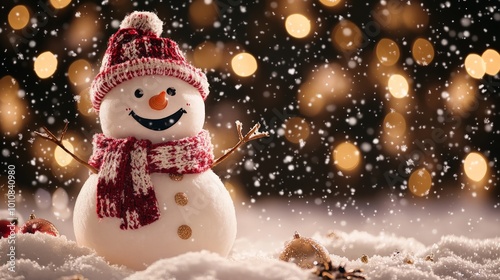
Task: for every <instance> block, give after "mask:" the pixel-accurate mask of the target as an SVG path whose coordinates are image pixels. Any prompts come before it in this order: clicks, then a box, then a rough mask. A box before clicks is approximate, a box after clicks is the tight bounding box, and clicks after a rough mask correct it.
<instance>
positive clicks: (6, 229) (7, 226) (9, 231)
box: [0, 219, 19, 238]
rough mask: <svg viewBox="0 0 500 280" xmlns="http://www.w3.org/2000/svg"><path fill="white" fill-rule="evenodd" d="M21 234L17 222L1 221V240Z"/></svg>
mask: <svg viewBox="0 0 500 280" xmlns="http://www.w3.org/2000/svg"><path fill="white" fill-rule="evenodd" d="M18 232H19V227H18V226H17V220H16V219H14V220H5V219H4V220H0V238H8V237H9V236H10V235H14V234H16V233H18Z"/></svg>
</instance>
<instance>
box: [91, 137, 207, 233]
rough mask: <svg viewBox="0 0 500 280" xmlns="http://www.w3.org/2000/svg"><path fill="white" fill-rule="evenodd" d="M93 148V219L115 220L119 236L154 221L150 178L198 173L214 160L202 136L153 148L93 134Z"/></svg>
mask: <svg viewBox="0 0 500 280" xmlns="http://www.w3.org/2000/svg"><path fill="white" fill-rule="evenodd" d="M93 147H94V150H93V154H92V156H91V157H90V159H89V164H90V165H92V166H93V167H95V168H96V169H98V170H99V173H98V183H97V205H96V206H97V209H96V211H97V215H98V216H99V218H103V217H116V218H120V219H121V224H120V228H121V229H123V230H126V229H137V228H140V227H142V226H145V225H148V224H151V223H153V222H154V221H156V220H158V219H159V217H160V211H159V206H158V201H157V199H156V195H155V192H154V188H153V184H152V182H151V177H150V174H151V173H170V174H192V173H201V172H204V171H206V170H208V169H210V167H211V165H212V163H213V157H214V156H213V146H212V143H211V142H210V135H209V133H208V131H206V130H202V131H201V132H200V133H199V134H198V135H196V136H194V137H186V138H183V139H179V140H173V141H168V142H164V143H159V144H152V143H151V141H149V140H137V139H135V138H134V137H128V138H122V139H116V138H112V137H106V136H104V135H103V134H96V135H95V136H94V139H93Z"/></svg>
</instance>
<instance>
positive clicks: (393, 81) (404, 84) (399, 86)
mask: <svg viewBox="0 0 500 280" xmlns="http://www.w3.org/2000/svg"><path fill="white" fill-rule="evenodd" d="M387 87H388V89H389V92H390V93H391V95H392V96H394V97H396V98H403V97H406V96H407V95H408V90H409V86H408V81H406V78H405V77H403V76H402V75H399V74H394V75H391V77H390V78H389V81H388V83H387Z"/></svg>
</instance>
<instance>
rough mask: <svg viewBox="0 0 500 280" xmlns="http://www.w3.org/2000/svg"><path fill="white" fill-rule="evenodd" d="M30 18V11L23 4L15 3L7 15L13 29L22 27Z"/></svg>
mask: <svg viewBox="0 0 500 280" xmlns="http://www.w3.org/2000/svg"><path fill="white" fill-rule="evenodd" d="M29 20H30V12H29V11H28V8H26V6H24V5H17V6H15V7H14V8H12V9H11V10H10V12H9V15H8V21H9V25H10V27H12V29H15V30H19V29H23V28H24V27H25V26H26V25H27V24H28V22H29Z"/></svg>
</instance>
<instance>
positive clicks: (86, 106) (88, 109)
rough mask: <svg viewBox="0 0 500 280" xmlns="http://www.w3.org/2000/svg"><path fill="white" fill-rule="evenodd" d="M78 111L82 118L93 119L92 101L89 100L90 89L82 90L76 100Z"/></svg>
mask: <svg viewBox="0 0 500 280" xmlns="http://www.w3.org/2000/svg"><path fill="white" fill-rule="evenodd" d="M76 100H77V108H78V111H79V112H80V113H81V114H82V115H84V116H92V117H95V112H94V111H93V110H92V101H91V100H90V88H89V87H87V88H85V89H83V90H82V91H81V92H80V93H79V94H78V97H77V98H76Z"/></svg>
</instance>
